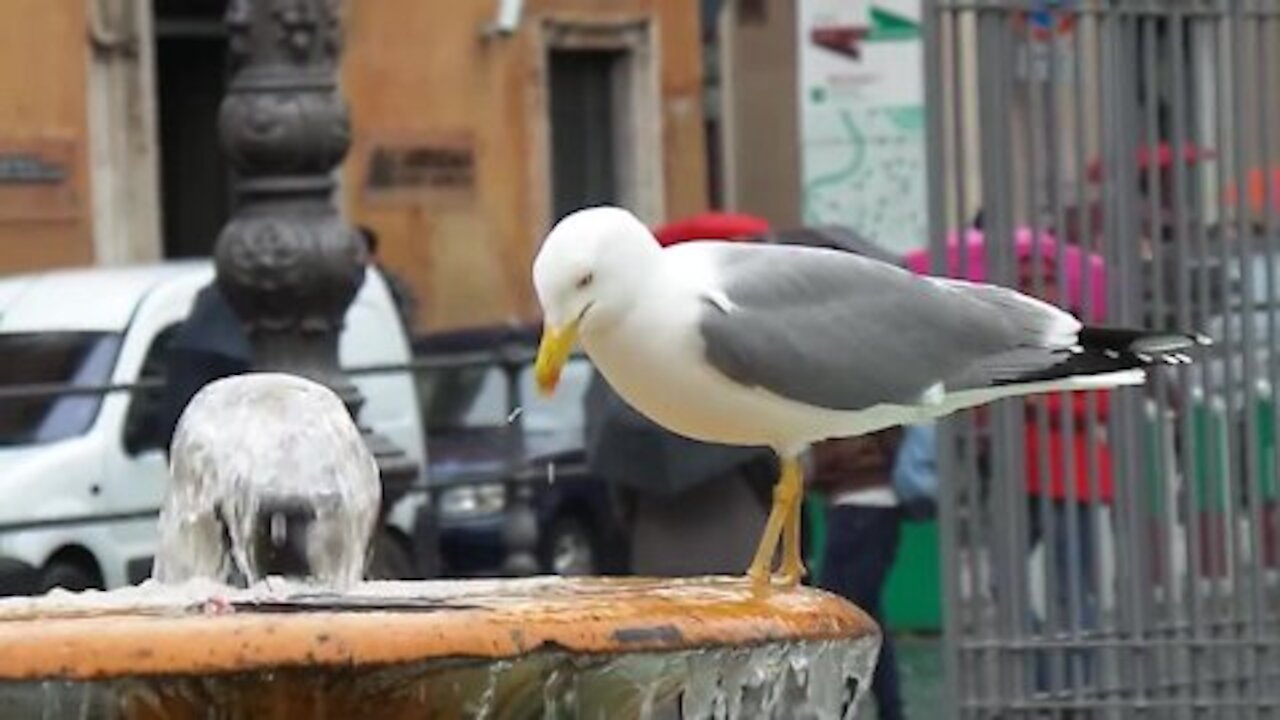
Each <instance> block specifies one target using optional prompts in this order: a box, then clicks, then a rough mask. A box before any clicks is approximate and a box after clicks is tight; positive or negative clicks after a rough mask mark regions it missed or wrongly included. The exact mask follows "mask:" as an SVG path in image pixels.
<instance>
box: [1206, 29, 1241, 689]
mask: <svg viewBox="0 0 1280 720" xmlns="http://www.w3.org/2000/svg"><path fill="white" fill-rule="evenodd" d="M1216 25H1217V27H1215V32H1214V34H1213V55H1214V61H1215V64H1216V68H1215V69H1216V72H1215V73H1214V101H1215V102H1214V108H1215V110H1216V113H1215V118H1214V126H1215V133H1216V138H1217V139H1216V145H1217V147H1218V149H1219V155H1218V158H1219V162H1218V163H1217V180H1218V183H1217V189H1218V215H1217V228H1216V229H1217V236H1216V238H1215V239H1216V245H1217V247H1216V248H1215V251H1216V253H1215V254H1216V260H1217V262H1218V274H1219V280H1220V282H1221V285H1220V286H1221V287H1222V288H1223V289H1224V291H1225V290H1226V289H1227V288H1229V287H1230V285H1231V278H1230V267H1229V262H1228V260H1229V258H1228V253H1227V243H1226V238H1225V236H1224V227H1229V226H1228V225H1226V223H1227V222H1228V220H1227V218H1228V217H1229V216H1230V208H1229V206H1228V205H1227V202H1226V194H1225V193H1223V192H1222V190H1223V189H1224V188H1225V187H1226V178H1227V174H1226V167H1225V165H1226V162H1227V161H1228V159H1229V158H1228V156H1227V153H1226V151H1225V148H1226V145H1227V130H1226V128H1227V124H1228V122H1229V119H1228V118H1227V116H1226V113H1227V112H1228V110H1229V106H1228V105H1227V93H1226V90H1225V88H1226V86H1227V82H1228V78H1227V75H1228V73H1229V70H1228V69H1227V67H1226V60H1225V56H1226V48H1225V47H1224V40H1223V34H1224V33H1225V32H1227V31H1229V30H1230V27H1229V26H1228V25H1227V21H1226V18H1224V17H1222V16H1219V17H1217V18H1216ZM1222 312H1223V318H1224V320H1226V322H1224V323H1223V326H1222V338H1221V339H1220V345H1219V347H1220V348H1221V349H1220V352H1221V353H1222V355H1223V363H1222V368H1223V375H1222V377H1223V388H1225V391H1224V392H1223V398H1222V401H1223V403H1224V405H1225V407H1226V417H1227V418H1228V420H1229V419H1230V418H1233V417H1235V416H1236V412H1235V408H1236V400H1235V393H1234V392H1232V390H1231V389H1232V388H1233V387H1235V368H1234V367H1233V364H1232V363H1231V361H1230V358H1231V356H1232V354H1233V353H1234V351H1235V343H1234V341H1233V335H1234V332H1233V329H1232V323H1231V322H1230V318H1229V313H1230V310H1229V309H1228V308H1227V307H1226V306H1225V305H1224V306H1223V307H1222ZM1228 437H1229V436H1228ZM1224 439H1225V438H1224ZM1228 457H1230V454H1229V453H1228ZM1234 469H1235V462H1233V461H1229V462H1224V463H1222V466H1221V471H1222V492H1223V493H1225V495H1226V498H1227V502H1226V507H1227V508H1230V510H1231V512H1229V513H1227V514H1226V516H1225V517H1224V525H1225V526H1226V531H1225V532H1224V538H1223V544H1224V545H1225V550H1226V556H1227V560H1226V565H1228V566H1229V568H1230V579H1229V590H1228V591H1227V594H1226V598H1225V599H1226V601H1227V602H1226V603H1225V604H1226V605H1227V607H1229V608H1230V614H1229V617H1230V618H1231V620H1232V622H1233V626H1235V625H1234V623H1238V622H1239V621H1241V619H1242V618H1243V617H1244V611H1243V609H1242V607H1241V601H1244V599H1245V598H1244V594H1243V593H1242V592H1240V587H1239V578H1240V559H1239V557H1240V553H1239V548H1238V543H1237V542H1236V532H1235V529H1236V528H1235V520H1236V513H1235V509H1236V508H1235V506H1236V503H1237V502H1238V500H1239V497H1238V495H1237V493H1236V491H1235V483H1234V482H1233V480H1234ZM1233 601H1234V602H1233ZM1225 660H1226V658H1224V661H1225ZM1230 662H1232V663H1240V664H1241V665H1243V664H1244V662H1245V657H1244V656H1243V655H1237V656H1234V657H1231V658H1230ZM1228 689H1229V690H1230V691H1231V692H1233V693H1235V694H1236V695H1237V698H1240V699H1242V698H1243V687H1242V685H1241V684H1240V682H1233V683H1229V684H1227V685H1226V686H1224V687H1223V690H1228ZM1237 698H1229V699H1237Z"/></svg>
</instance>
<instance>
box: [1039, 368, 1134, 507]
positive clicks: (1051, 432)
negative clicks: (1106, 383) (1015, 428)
mask: <svg viewBox="0 0 1280 720" xmlns="http://www.w3.org/2000/svg"><path fill="white" fill-rule="evenodd" d="M1096 397H1097V401H1096V405H1097V413H1096V414H1095V415H1094V418H1095V420H1096V423H1095V426H1096V427H1098V428H1099V429H1101V428H1105V427H1106V420H1107V417H1108V414H1109V409H1110V408H1109V403H1108V395H1107V393H1105V392H1098V393H1096ZM1067 398H1070V399H1071V412H1070V418H1071V422H1072V425H1073V426H1074V432H1073V434H1072V436H1071V448H1070V452H1071V454H1072V455H1073V458H1072V462H1073V463H1074V464H1075V468H1074V469H1075V478H1074V483H1075V497H1076V499H1078V500H1101V501H1103V502H1108V503H1109V502H1111V499H1112V497H1113V496H1114V492H1115V490H1114V486H1113V477H1112V468H1111V446H1110V445H1109V444H1108V443H1107V440H1106V438H1105V437H1100V438H1097V439H1096V440H1095V441H1093V442H1092V443H1090V440H1089V422H1088V417H1089V404H1088V393H1086V392H1073V393H1053V394H1051V395H1048V396H1046V398H1045V403H1046V405H1047V406H1048V413H1047V414H1048V418H1047V420H1048V426H1047V428H1046V431H1045V432H1044V434H1045V436H1047V438H1048V441H1049V447H1048V461H1049V488H1048V490H1049V497H1051V498H1053V499H1054V500H1066V499H1067V497H1068V496H1067V485H1066V482H1064V478H1063V475H1064V473H1065V471H1066V465H1065V461H1066V458H1065V456H1064V446H1065V445H1066V441H1067V430H1066V428H1064V427H1061V421H1062V415H1061V413H1062V409H1061V408H1062V403H1063V401H1064V400H1065V399H1067ZM1023 431H1024V433H1025V440H1026V449H1027V454H1026V470H1027V492H1028V493H1030V494H1032V495H1040V494H1042V493H1043V492H1044V491H1045V487H1044V482H1043V480H1042V479H1041V477H1040V453H1041V448H1040V439H1041V438H1040V435H1041V432H1042V431H1041V430H1040V411H1039V410H1038V409H1036V407H1035V401H1029V402H1028V403H1027V421H1026V424H1025V425H1024V426H1023ZM1090 445H1092V446H1093V447H1094V448H1095V450H1096V452H1097V461H1098V476H1097V478H1096V479H1091V477H1092V473H1093V467H1092V463H1091V462H1090V459H1089V447H1090ZM1094 488H1097V493H1096V495H1095V493H1094Z"/></svg>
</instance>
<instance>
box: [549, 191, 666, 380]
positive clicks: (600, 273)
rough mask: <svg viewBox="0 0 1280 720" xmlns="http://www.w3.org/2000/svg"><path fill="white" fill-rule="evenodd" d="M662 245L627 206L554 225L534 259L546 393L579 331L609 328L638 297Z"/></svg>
mask: <svg viewBox="0 0 1280 720" xmlns="http://www.w3.org/2000/svg"><path fill="white" fill-rule="evenodd" d="M659 250H660V246H659V245H658V241H657V240H656V239H655V238H654V236H653V233H651V232H650V231H649V228H647V227H646V226H645V224H644V223H642V222H640V219H639V218H637V217H636V216H635V215H632V214H631V213H630V212H627V211H626V210H623V209H622V208H617V207H595V208H588V209H586V210H579V211H577V212H575V213H572V214H570V215H567V216H565V217H564V219H562V220H561V221H560V222H558V223H556V226H555V227H553V228H551V232H550V233H549V234H548V235H547V238H546V240H544V241H543V243H542V249H541V250H539V251H538V257H537V258H536V259H535V260H534V261H533V288H534V291H535V292H537V294H538V302H539V303H540V304H541V305H542V317H543V331H542V343H541V345H539V347H538V359H537V363H536V365H535V373H536V376H537V380H538V385H539V386H540V387H541V388H542V390H543V392H545V393H551V392H553V391H554V390H555V387H556V384H557V383H558V382H559V380H560V369H561V368H562V367H563V366H564V363H565V362H566V361H567V360H568V358H569V354H570V353H571V352H572V351H573V346H574V343H575V342H576V340H577V336H578V333H579V331H580V330H581V331H582V332H592V331H594V330H598V329H599V328H602V327H607V326H608V325H610V324H611V323H612V322H613V321H614V320H615V319H617V318H618V317H620V316H621V315H623V314H624V313H625V312H626V311H627V309H628V308H629V307H630V306H631V304H632V303H633V302H635V298H636V293H637V288H638V286H639V283H640V281H641V280H642V279H643V277H644V273H645V270H646V268H647V266H648V264H649V263H650V262H651V261H652V259H653V258H655V257H656V255H657V253H658V251H659Z"/></svg>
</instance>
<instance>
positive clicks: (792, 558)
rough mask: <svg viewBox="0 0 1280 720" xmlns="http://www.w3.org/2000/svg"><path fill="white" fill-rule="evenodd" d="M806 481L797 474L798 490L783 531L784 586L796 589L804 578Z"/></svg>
mask: <svg viewBox="0 0 1280 720" xmlns="http://www.w3.org/2000/svg"><path fill="white" fill-rule="evenodd" d="M803 496H804V481H803V479H802V478H801V477H800V473H799V472H797V473H796V489H795V495H794V497H793V499H792V500H791V507H790V508H788V510H787V519H786V523H785V524H784V526H783V531H782V567H781V568H779V571H780V573H781V575H782V584H783V585H785V586H787V587H795V586H796V585H799V584H800V580H801V579H803V578H804V574H805V569H804V554H803V550H804V548H803V547H801V545H800V519H801V509H802V507H803V505H804V503H803Z"/></svg>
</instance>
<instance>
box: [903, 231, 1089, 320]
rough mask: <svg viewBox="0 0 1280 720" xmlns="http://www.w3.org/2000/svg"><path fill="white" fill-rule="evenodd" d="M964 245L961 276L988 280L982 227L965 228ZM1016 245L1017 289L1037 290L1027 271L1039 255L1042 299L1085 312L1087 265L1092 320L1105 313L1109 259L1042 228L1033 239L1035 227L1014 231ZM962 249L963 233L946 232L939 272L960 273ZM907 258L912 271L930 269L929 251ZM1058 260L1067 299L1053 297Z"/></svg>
mask: <svg viewBox="0 0 1280 720" xmlns="http://www.w3.org/2000/svg"><path fill="white" fill-rule="evenodd" d="M964 245H965V247H966V248H967V255H968V257H967V258H966V260H967V266H966V267H965V272H964V277H963V278H962V279H965V280H973V281H976V282H985V281H986V280H987V267H986V236H985V235H984V234H983V232H982V231H981V230H967V231H965V232H964ZM1014 248H1015V250H1016V257H1017V259H1018V266H1019V273H1018V274H1019V278H1018V283H1017V289H1019V290H1021V291H1023V292H1025V293H1028V294H1035V293H1034V290H1035V281H1034V279H1033V277H1032V276H1031V275H1030V274H1029V272H1028V271H1029V270H1030V268H1031V262H1032V260H1036V259H1038V260H1039V261H1040V263H1041V267H1042V271H1043V275H1042V277H1043V279H1044V290H1045V292H1046V295H1047V297H1045V298H1043V299H1045V300H1047V301H1049V302H1051V303H1053V304H1054V305H1058V306H1059V307H1062V308H1064V309H1066V310H1069V311H1071V312H1073V313H1076V314H1077V315H1079V314H1081V313H1083V312H1084V290H1085V288H1084V276H1085V272H1086V269H1085V268H1086V266H1087V268H1088V269H1087V272H1088V273H1089V295H1090V296H1091V297H1092V300H1093V307H1092V311H1093V312H1092V317H1091V318H1089V321H1090V322H1099V321H1101V320H1102V319H1103V318H1104V317H1106V314H1107V270H1106V262H1105V261H1104V260H1103V259H1102V258H1101V257H1100V256H1099V255H1097V254H1095V253H1088V252H1085V251H1083V250H1081V249H1080V248H1079V247H1078V246H1076V245H1070V244H1066V243H1062V244H1059V242H1058V241H1057V239H1056V238H1054V237H1053V235H1051V234H1049V233H1046V232H1041V233H1040V236H1039V238H1038V241H1037V240H1036V239H1033V237H1032V231H1031V230H1030V229H1029V228H1019V229H1018V230H1017V231H1015V233H1014ZM960 252H961V239H960V233H956V232H953V233H951V234H950V235H948V236H947V267H946V268H945V270H944V271H943V272H941V273H937V274H941V275H944V276H948V277H960V273H961V267H960V264H961V263H960V258H961V255H960ZM905 262H906V266H907V267H908V268H909V269H910V270H912V271H913V272H917V273H922V274H923V273H927V272H928V271H929V251H928V250H916V251H914V252H911V253H909V254H908V255H907V256H906V258H905ZM1056 263H1062V264H1064V265H1065V266H1066V273H1067V280H1066V289H1067V300H1066V302H1062V301H1061V300H1060V299H1059V298H1056V297H1054V295H1056V293H1057V289H1058V281H1057V278H1056V277H1055V276H1054V272H1053V269H1054V268H1053V266H1054V265H1055V264H1056Z"/></svg>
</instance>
